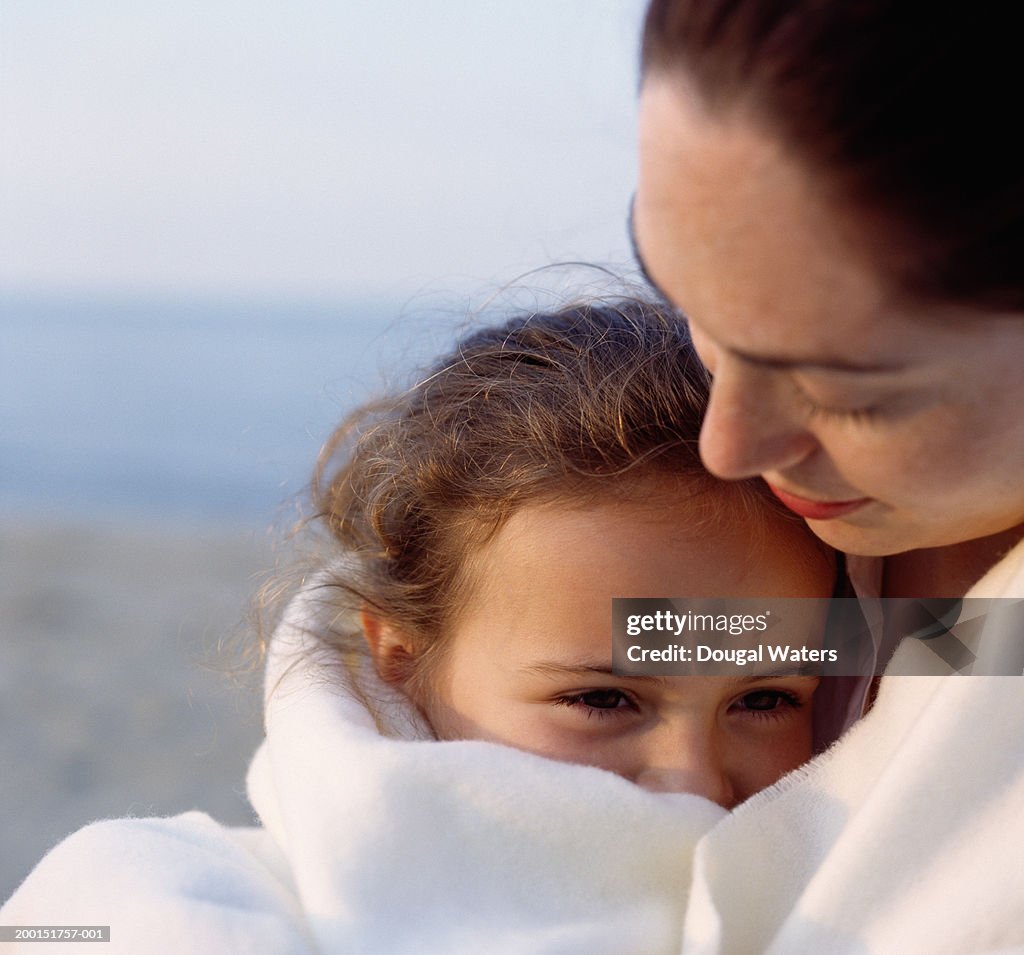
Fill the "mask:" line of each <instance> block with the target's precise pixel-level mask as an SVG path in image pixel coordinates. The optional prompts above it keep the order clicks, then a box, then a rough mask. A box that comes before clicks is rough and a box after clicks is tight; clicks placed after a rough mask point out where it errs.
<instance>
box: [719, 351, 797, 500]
mask: <svg viewBox="0 0 1024 955" xmlns="http://www.w3.org/2000/svg"><path fill="white" fill-rule="evenodd" d="M784 386H785V382H783V381H781V380H780V379H779V373H778V372H777V371H775V370H773V369H761V368H757V367H754V366H751V365H750V364H749V363H746V362H743V361H742V360H740V359H731V360H725V361H720V362H718V367H717V368H716V369H715V377H714V381H713V382H712V386H711V400H710V403H709V405H708V410H707V414H706V415H705V417H704V426H703V428H702V429H701V433H700V455H701V458H702V459H703V461H704V465H705V467H706V468H707V469H708V470H709V471H711V473H712V474H716V475H718V477H721V478H726V479H728V480H735V479H738V478H746V477H753V476H755V475H758V474H764V473H766V472H768V471H783V470H785V469H786V468H789V467H792V466H793V465H795V464H797V463H799V462H800V461H802V460H803V459H804V458H806V457H808V456H809V455H810V454H812V453H813V452H814V451H815V449H816V448H817V441H816V439H815V438H814V436H813V435H812V434H811V433H810V432H809V431H808V430H807V428H806V426H805V423H804V416H803V415H802V414H801V411H802V409H800V408H798V407H794V401H793V397H792V395H789V394H780V393H779V392H780V390H781V389H782V388H783V387H784Z"/></svg>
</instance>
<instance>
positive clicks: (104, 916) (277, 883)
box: [0, 588, 726, 955]
mask: <svg viewBox="0 0 1024 955" xmlns="http://www.w3.org/2000/svg"><path fill="white" fill-rule="evenodd" d="M321 603H322V601H320V600H318V599H317V594H316V588H311V590H309V591H307V593H306V595H305V596H304V597H302V598H301V599H299V600H298V601H296V603H294V604H293V606H292V608H291V610H290V612H289V615H288V617H287V620H286V622H285V624H283V625H282V626H281V627H280V628H279V630H278V632H277V633H276V634H275V636H274V640H273V641H272V650H271V654H270V659H269V661H268V673H267V688H268V691H267V712H266V729H267V738H266V741H265V743H264V744H263V746H262V747H261V748H260V750H259V751H258V752H257V754H256V756H255V758H254V760H253V763H252V766H251V768H250V771H249V779H248V786H249V797H250V801H251V802H252V805H253V806H254V808H255V809H256V811H257V813H258V815H259V818H260V821H261V823H262V826H261V827H260V828H257V829H252V830H238V829H228V828H225V827H222V826H219V825H218V824H217V823H215V822H214V821H213V820H211V819H210V818H209V817H207V816H205V815H203V814H201V813H188V814H185V815H182V816H179V817H176V818H173V819H144V820H131V819H128V820H117V821H110V822H100V823H96V824H94V825H91V826H87V827H86V828H85V829H83V830H81V831H79V832H78V833H75V834H74V835H72V836H70V837H69V838H68V839H66V840H65V841H64V842H63V843H61V844H60V845H59V846H57V848H55V849H54V850H53V851H52V852H51V853H50V854H49V855H47V856H46V857H45V858H44V859H43V861H42V862H41V863H40V864H39V866H37V868H36V869H35V870H34V871H33V872H32V873H31V874H30V875H29V877H28V879H27V880H26V881H25V882H24V884H23V885H22V886H21V887H20V888H19V889H18V891H17V892H16V893H15V894H14V896H12V898H11V899H10V901H9V902H8V903H7V904H6V905H5V906H4V907H3V909H0V925H41V924H48V925H53V924H63V925H74V924H77V925H110V926H111V943H110V945H109V946H105V948H104V950H105V951H110V952H117V953H121V952H123V953H133V955H138V953H147V952H158V953H165V952H166V953H168V955H170V953H174V955H181V953H220V952H229V953H230V952H239V953H296V955H298V953H312V952H324V953H327V952H331V953H334V952H337V953H346V955H347V953H379V955H402V953H416V955H433V953H436V955H460V953H466V955H470V953H472V955H480V953H483V952H486V953H488V955H529V953H535V952H536V953H559V955H563V953H564V955H575V953H583V952H586V953H608V955H612V953H616V955H621V953H623V952H626V953H628V952H638V953H639V952H643V953H652V955H655V953H666V955H668V953H678V952H679V949H680V945H681V944H682V930H683V913H684V911H685V906H686V896H687V886H688V885H689V881H690V863H691V860H692V857H693V848H694V846H695V844H696V842H697V839H698V838H699V837H700V836H701V835H702V834H703V833H704V832H706V831H707V830H709V829H710V828H711V827H712V826H713V825H714V824H715V823H716V822H718V821H719V820H720V819H722V818H724V816H725V815H726V813H725V811H724V810H723V809H721V808H720V807H718V806H716V805H713V804H712V803H709V802H708V801H706V800H704V799H702V798H699V797H696V796H689V795H682V794H672V793H649V792H645V791H643V790H641V789H640V788H638V787H637V786H635V785H633V784H632V783H629V782H627V781H626V780H623V779H621V778H619V777H618V776H616V775H614V774H612V773H609V772H605V771H603V770H598V769H594V768H591V767H586V766H572V765H567V764H564V763H558V762H555V761H552V760H547V759H544V758H541V757H538V756H533V755H531V754H527V753H522V752H519V751H518V750H514V749H511V748H508V747H505V746H499V745H494V744H489V743H482V742H475V741H458V742H438V741H437V740H435V739H434V738H433V737H432V734H431V733H430V730H429V728H428V727H427V726H426V725H425V724H424V723H423V722H422V721H421V720H420V719H419V718H418V717H417V715H416V713H415V711H414V710H413V709H412V708H411V707H410V706H409V704H408V703H407V702H406V701H405V699H404V698H403V697H402V696H401V695H399V694H397V693H395V692H393V691H390V690H389V689H388V688H387V687H386V686H385V685H384V684H382V683H381V682H380V681H379V680H377V679H376V677H375V675H374V674H373V673H372V669H371V668H369V667H367V666H366V665H365V664H364V663H363V664H361V663H360V661H356V662H355V663H354V664H353V670H355V671H356V672H350V671H349V670H348V669H346V668H345V667H344V666H341V665H335V666H333V667H330V666H326V665H324V664H323V663H322V662H320V663H318V662H317V657H318V655H319V656H321V657H322V654H318V652H317V649H316V646H317V644H316V641H315V639H314V638H313V637H312V636H311V631H316V630H318V629H319V628H321V627H322V626H324V625H326V621H325V619H324V615H325V611H324V610H323V608H322V607H321ZM327 613H329V611H327ZM353 678H356V688H357V689H358V691H357V689H356V688H354V687H353ZM368 699H372V701H373V704H372V713H371V708H368V707H367V706H366V705H365V703H364V700H368ZM12 950H14V951H20V949H18V948H17V947H14V948H13V949H12ZM58 950H59V951H61V952H64V951H66V943H55V944H52V945H51V944H45V943H30V944H29V943H26V945H25V951H26V952H29V953H44V952H48V951H54V952H56V951H58ZM0 951H6V949H5V948H4V946H3V945H2V943H0Z"/></svg>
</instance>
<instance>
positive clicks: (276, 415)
mask: <svg viewBox="0 0 1024 955" xmlns="http://www.w3.org/2000/svg"><path fill="white" fill-rule="evenodd" d="M459 320H460V316H457V315H455V314H454V313H453V311H452V310H448V311H447V313H446V314H442V313H441V312H440V311H439V310H438V309H430V308H423V309H420V308H418V307H415V306H410V305H408V304H407V305H404V306H402V305H397V306H391V305H388V304H385V303H370V304H360V303H350V304H340V305H339V304H333V305H309V304H289V303H267V302H255V303H246V302H213V301H210V302H202V301H178V302H173V301H156V300H144V299H134V300H129V299H121V300H113V299H108V300H98V299H67V298H65V299H60V298H43V297H29V296H14V295H10V294H8V295H0V518H11V517H17V518H18V519H21V520H32V519H35V518H48V519H53V520H66V519H68V518H75V519H80V518H85V519H88V520H101V521H102V520H117V521H124V520H133V519H144V520H154V519H155V520H158V521H159V520H169V521H174V522H178V521H182V522H186V523H192V522H200V523H208V522H211V521H213V522H217V523H221V522H224V523H232V524H235V523H239V522H243V523H246V524H259V523H263V522H267V521H270V520H273V519H274V518H275V516H276V515H278V513H279V510H280V508H281V507H282V505H287V502H289V501H290V500H292V499H293V498H294V496H295V495H296V494H298V493H300V492H302V491H303V489H304V487H305V485H306V482H307V481H308V479H309V475H310V473H311V472H312V468H313V464H314V462H315V459H316V455H317V451H318V449H319V447H320V445H321V443H322V442H323V440H324V439H325V438H326V437H327V435H328V434H329V433H330V431H331V429H332V428H333V426H334V425H335V424H336V423H337V422H338V421H340V419H341V418H342V416H343V415H344V413H345V412H346V411H347V410H349V409H350V408H351V407H352V406H353V405H354V404H356V403H357V402H359V401H361V400H364V399H365V398H366V397H367V396H369V395H370V394H371V393H376V392H377V391H378V390H379V389H380V388H381V387H382V386H383V383H384V381H385V379H391V380H402V379H403V377H404V375H405V374H406V373H407V372H408V370H409V369H411V368H412V367H415V366H418V365H420V364H422V363H423V362H424V361H425V360H429V358H431V357H432V356H433V354H434V353H435V352H437V350H438V349H440V348H443V347H445V346H447V344H448V343H449V341H450V339H451V335H452V331H451V329H452V328H454V327H455V325H456V324H458V322H459Z"/></svg>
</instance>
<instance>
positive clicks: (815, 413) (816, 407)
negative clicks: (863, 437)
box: [795, 386, 879, 424]
mask: <svg viewBox="0 0 1024 955" xmlns="http://www.w3.org/2000/svg"><path fill="white" fill-rule="evenodd" d="M795 391H796V395H797V398H798V399H799V401H800V404H801V405H802V406H803V408H804V411H805V412H806V413H807V416H808V418H810V419H812V420H814V419H817V420H819V421H839V422H843V423H848V424H866V423H867V422H869V421H871V420H873V419H874V418H876V417H877V416H878V411H879V409H878V407H877V406H875V405H869V404H864V405H854V404H852V403H849V404H848V403H845V402H836V403H830V402H824V401H820V400H817V399H815V398H812V397H811V396H810V395H809V394H807V392H806V391H805V390H804V389H803V388H801V387H799V386H797V387H796V389H795Z"/></svg>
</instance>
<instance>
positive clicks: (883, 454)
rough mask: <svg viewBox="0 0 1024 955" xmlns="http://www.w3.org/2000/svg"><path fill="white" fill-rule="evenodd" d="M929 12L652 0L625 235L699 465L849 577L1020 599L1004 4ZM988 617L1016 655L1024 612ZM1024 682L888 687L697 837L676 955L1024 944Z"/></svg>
mask: <svg viewBox="0 0 1024 955" xmlns="http://www.w3.org/2000/svg"><path fill="white" fill-rule="evenodd" d="M942 7H943V5H927V6H925V5H916V4H908V3H907V2H905V0H903V2H900V3H896V2H886V0H877V2H866V3H856V4H853V3H820V2H814V0H806V2H804V0H792V2H788V3H785V4H779V3H774V2H769V0H737V2H732V3H722V2H709V0H653V2H652V3H651V4H650V7H649V9H648V14H647V21H646V25H645V33H644V46H643V55H644V81H643V87H642V94H641V122H640V172H639V183H638V188H637V194H636V199H635V203H634V210H633V228H634V237H635V241H636V246H637V250H638V254H639V256H640V258H641V261H642V263H643V266H644V268H645V270H646V272H647V273H648V275H649V277H650V279H651V281H652V283H654V284H655V285H656V286H657V287H658V288H659V289H660V291H661V292H662V294H663V295H664V296H665V297H666V298H668V299H669V300H670V301H671V302H672V303H673V304H675V305H677V306H678V307H679V308H680V309H682V310H683V311H684V312H685V314H686V315H687V316H688V318H689V320H690V322H691V327H692V330H693V335H694V339H695V342H696V344H697V347H698V350H699V351H700V353H701V356H702V358H703V359H704V361H705V362H706V364H707V365H708V367H709V368H710V369H711V371H712V372H713V374H714V385H713V391H712V397H711V403H710V407H709V411H708V416H707V419H706V422H705V425H704V429H703V432H702V435H701V453H702V456H703V458H704V461H705V463H706V464H707V466H708V467H709V468H710V470H712V471H713V472H715V473H716V474H718V475H720V476H723V477H728V478H741V477H749V476H751V475H758V474H759V475H761V476H762V477H763V478H764V479H765V480H766V482H767V483H768V484H769V486H770V487H771V488H772V490H773V491H774V493H775V494H776V496H778V497H779V499H780V500H782V502H783V503H785V504H786V505H787V506H788V507H790V508H791V509H792V510H794V511H795V512H796V513H798V514H800V515H801V516H803V517H804V518H805V519H806V520H807V522H808V524H809V526H810V527H811V529H812V530H814V532H815V533H816V534H818V536H819V537H821V538H822V539H823V540H825V541H827V542H828V543H830V544H832V545H834V546H836V547H838V548H841V549H843V550H845V551H846V552H848V553H849V554H852V555H858V558H857V559H854V560H853V561H851V566H852V569H853V577H854V581H855V583H856V584H857V586H858V589H859V590H860V592H861V593H865V594H867V593H875V594H882V595H884V596H940V597H958V596H962V595H965V594H967V595H970V596H987V597H1014V598H1019V597H1022V596H1024V543H1022V542H1021V541H1022V537H1024V415H1022V414H1021V412H1020V408H1021V406H1022V405H1024V376H1021V374H1020V367H1021V364H1022V362H1024V314H1022V313H1024V280H1022V269H1021V263H1022V262H1024V249H1022V241H1024V215H1022V213H1024V174H1022V170H1024V150H1022V147H1021V140H1020V138H1019V137H1017V136H1016V135H1014V134H1013V132H1012V131H1011V120H1010V117H1011V116H1013V115H1014V114H1015V113H1016V109H1015V101H1016V98H1017V97H1016V95H1015V91H1016V89H1017V88H1018V86H1019V76H1018V70H1017V66H1016V63H1017V62H1018V60H1017V57H1016V56H1014V55H1012V54H1013V53H1014V52H1015V50H1014V49H1013V47H1014V45H1015V44H1016V33H1015V31H1014V29H1013V28H1012V26H1011V25H1010V22H1009V20H1007V22H1006V23H999V22H997V21H998V20H999V19H1000V18H1001V17H1004V16H1007V17H1008V16H1009V14H1008V12H1004V11H1003V10H1001V9H999V10H997V9H995V8H988V7H986V12H985V14H984V19H982V17H981V15H980V14H977V15H976V16H974V17H973V18H972V17H970V16H969V15H966V14H964V13H963V12H962V8H959V7H958V8H956V10H957V13H956V15H954V10H953V8H942ZM1011 38H1013V39H1011ZM878 557H884V561H881V560H877V559H875V560H872V559H870V558H878ZM864 558H867V559H864ZM1018 616H1019V615H1018ZM1011 623H1012V621H1011ZM989 631H992V632H989V633H987V635H986V639H987V646H988V647H989V648H990V650H989V652H992V653H995V654H996V655H997V656H998V655H999V654H1002V656H1003V657H1004V658H1005V657H1006V656H1007V654H1009V656H1010V657H1016V658H1017V659H1018V660H1019V649H1020V646H1021V644H1022V643H1024V636H1021V635H1020V627H1019V626H1018V625H1017V624H1015V623H1013V624H1012V626H1011V627H1010V628H1007V627H1003V628H1002V629H994V628H993V627H989ZM992 647H995V650H992V649H991V648H992ZM898 659H899V654H897V660H898ZM989 672H992V671H989ZM1015 672H1016V673H1018V674H1019V672H1020V670H1019V668H1018V669H1016V671H1015ZM1022 690H1024V687H1022V686H1021V681H1020V678H1019V676H1018V677H983V676H973V677H971V678H970V679H957V680H951V679H924V678H913V679H911V678H902V679H901V678H894V677H890V678H887V679H883V681H882V686H881V689H880V692H879V698H878V702H877V704H876V706H875V708H874V710H873V711H872V712H871V713H870V714H868V716H867V717H866V718H865V719H864V721H863V722H862V723H861V724H859V726H858V727H856V728H855V730H854V731H853V732H852V733H851V734H850V735H849V736H848V737H847V738H845V739H844V740H842V741H841V743H840V744H839V745H838V746H837V747H835V748H834V749H833V750H832V751H830V752H829V753H827V754H826V755H825V757H824V758H822V759H820V760H818V761H817V762H816V763H815V764H814V765H813V766H812V767H811V768H810V770H809V772H808V773H807V775H806V777H805V778H804V779H803V780H802V781H801V782H800V783H799V784H797V785H795V786H792V787H789V788H788V789H787V791H786V792H781V793H780V792H769V793H765V794H762V795H761V796H759V797H758V798H756V799H755V800H753V801H752V802H751V803H749V804H747V805H746V806H744V807H741V809H740V810H739V811H738V812H737V813H735V814H734V816H733V817H732V818H731V819H729V820H727V821H726V822H725V823H724V824H722V825H720V826H719V827H717V828H716V830H715V831H714V832H713V833H711V834H710V835H709V836H708V837H706V839H705V840H704V841H703V844H702V845H701V846H700V848H699V850H698V853H697V861H696V869H695V880H694V890H693V894H692V896H691V902H690V909H689V912H688V916H687V939H688V942H689V945H690V947H691V948H692V950H694V951H726V950H727V951H757V950H762V949H765V948H770V949H771V950H772V951H780V952H781V951H830V952H831V951H847V950H856V951H862V950H867V951H876V950H878V951H914V952H916V951H928V952H936V951H949V952H968V951H980V950H989V949H990V948H993V947H1005V946H1010V945H1020V944H1024V918H1021V914H1020V913H1021V912H1022V911H1024V878H1022V875H1021V867H1020V864H1019V861H1017V860H1016V859H1015V858H1013V857H1012V856H1013V853H1010V852H1008V851H1007V847H1008V845H1015V846H1017V847H1019V846H1020V845H1021V841H1022V839H1024V829H1022V827H1021V824H1020V822H1019V821H1018V817H1019V816H1020V815H1021V812H1020V810H1021V809H1022V808H1024V745H1022V743H1021V740H1022V739H1024V702H1022V701H1024V692H1022ZM794 832H797V833H802V834H801V835H798V836H797V837H796V838H795V839H794V838H793V833H794ZM751 871H755V872H761V873H764V874H765V876H766V877H769V876H770V879H771V884H770V887H769V888H768V889H767V891H766V892H765V890H764V887H763V884H760V883H759V884H758V888H757V891H756V892H752V891H751V890H750V889H749V885H750V881H749V880H750V875H749V873H750V872H751ZM687 950H688V951H689V950H690V948H687Z"/></svg>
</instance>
